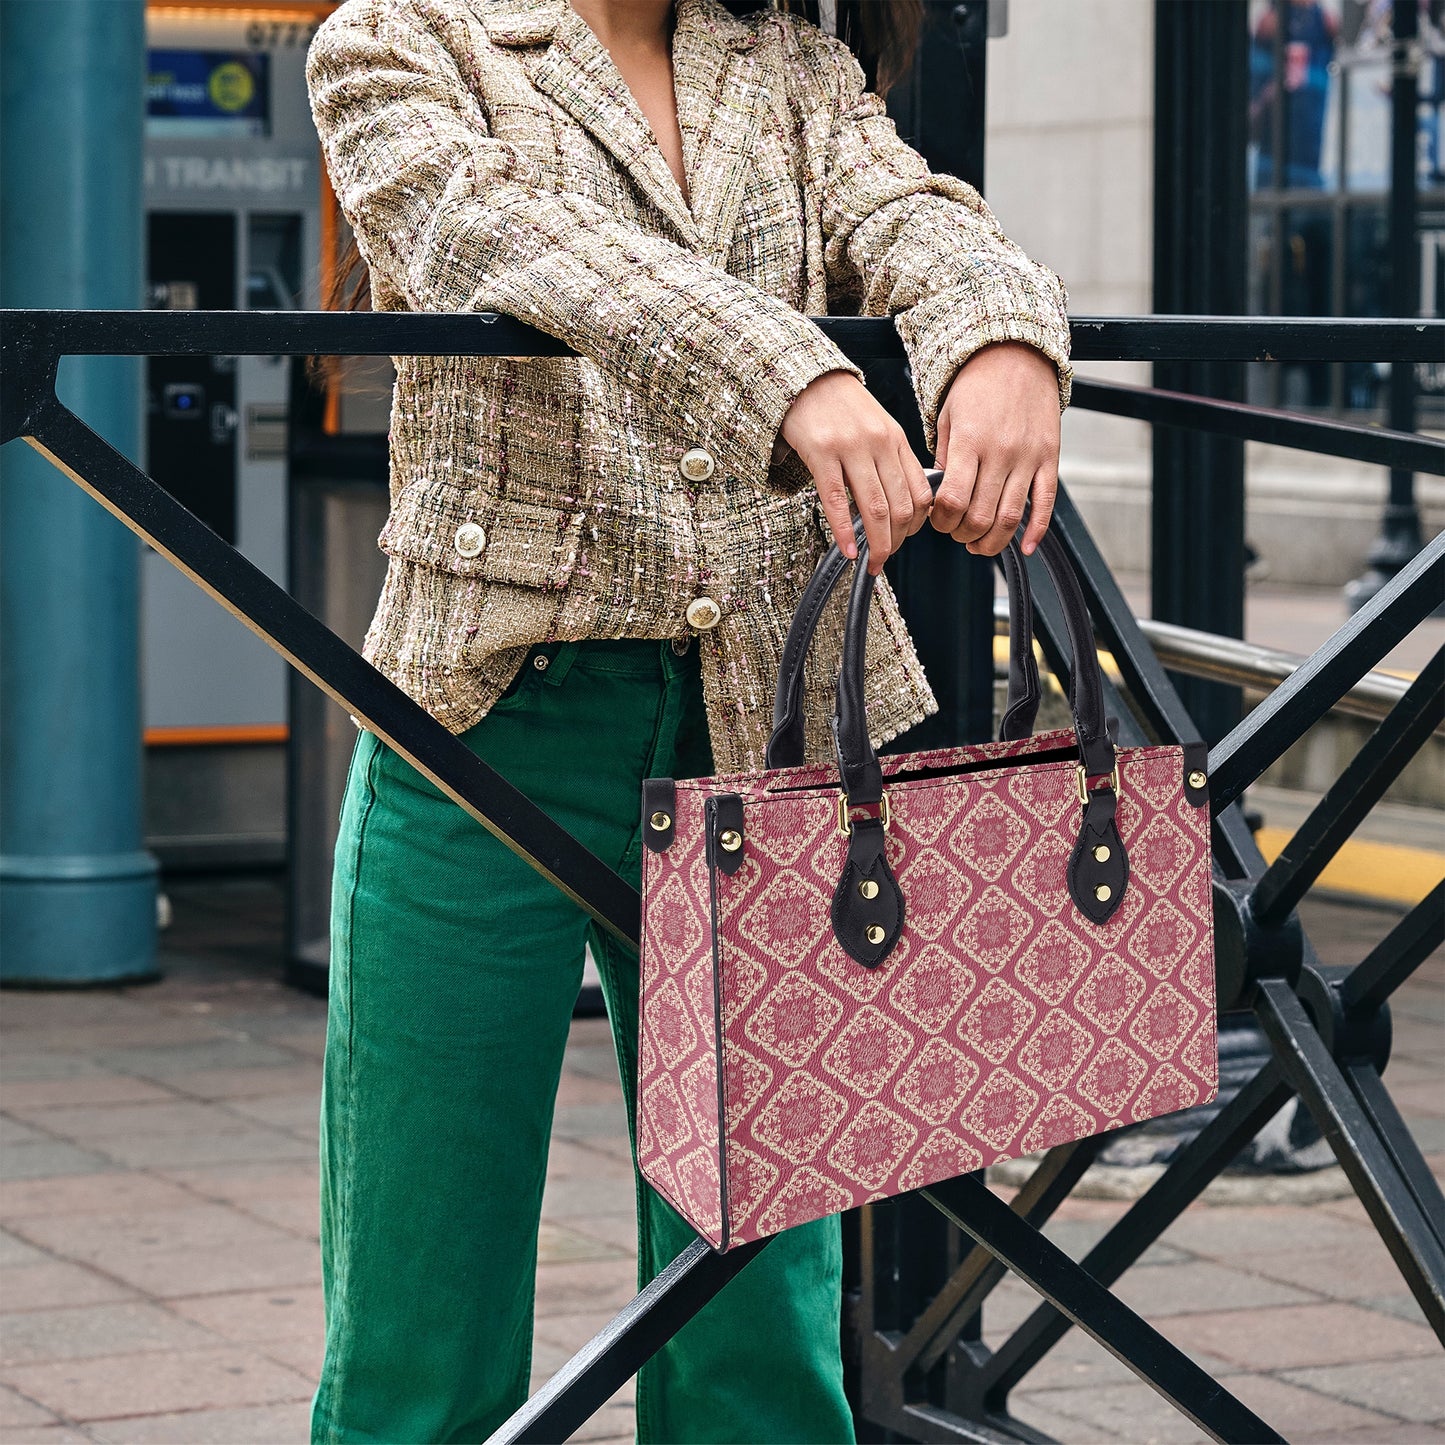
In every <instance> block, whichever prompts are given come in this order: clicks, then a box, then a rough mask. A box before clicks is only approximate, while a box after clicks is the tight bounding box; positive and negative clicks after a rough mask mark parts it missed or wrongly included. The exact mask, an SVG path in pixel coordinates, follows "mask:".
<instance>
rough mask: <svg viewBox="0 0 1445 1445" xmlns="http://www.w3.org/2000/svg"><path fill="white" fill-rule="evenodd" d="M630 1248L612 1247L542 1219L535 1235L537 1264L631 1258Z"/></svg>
mask: <svg viewBox="0 0 1445 1445" xmlns="http://www.w3.org/2000/svg"><path fill="white" fill-rule="evenodd" d="M631 1258H633V1254H632V1251H631V1250H630V1249H614V1248H612V1246H610V1245H606V1244H603V1243H602V1242H601V1241H600V1240H596V1239H592V1238H590V1237H589V1236H587V1235H585V1234H579V1233H578V1232H577V1231H576V1230H572V1229H568V1228H566V1226H564V1225H561V1224H557V1223H554V1222H553V1221H551V1220H546V1219H544V1220H543V1221H542V1226H541V1229H540V1230H539V1231H538V1236H537V1260H538V1263H539V1264H564V1263H566V1262H567V1261H569V1260H574V1259H631Z"/></svg>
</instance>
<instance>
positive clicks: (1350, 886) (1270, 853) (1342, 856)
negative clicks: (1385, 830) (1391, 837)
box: [1254, 828, 1445, 904]
mask: <svg viewBox="0 0 1445 1445" xmlns="http://www.w3.org/2000/svg"><path fill="white" fill-rule="evenodd" d="M1293 836H1294V835H1293V834H1292V833H1291V832H1290V831H1289V829H1288V828H1261V829H1260V830H1259V832H1257V833H1256V834H1255V835H1254V841H1255V842H1256V843H1258V844H1259V851H1260V852H1261V853H1263V854H1264V856H1265V858H1266V859H1267V860H1268V861H1269V862H1271V863H1273V862H1274V860H1275V859H1276V858H1278V857H1279V855H1280V853H1281V852H1282V851H1283V850H1284V845H1285V844H1286V843H1288V842H1289V840H1290V839H1291V838H1292V837H1293ZM1442 878H1445V853H1434V852H1431V851H1429V850H1428V849H1425V848H1405V847H1402V846H1401V845H1400V844H1398V843H1374V842H1371V841H1370V840H1369V839H1367V838H1352V839H1351V840H1350V841H1349V842H1348V843H1346V844H1345V846H1344V847H1343V848H1341V849H1340V851H1339V852H1338V853H1336V854H1335V856H1334V858H1333V859H1332V860H1331V861H1330V864H1329V866H1328V867H1327V868H1326V869H1325V871H1324V872H1323V873H1321V874H1320V877H1319V886H1320V887H1321V888H1328V889H1329V890H1330V891H1331V892H1332V893H1351V894H1354V895H1355V897H1357V898H1375V899H1379V900H1380V901H1382V902H1386V903H1404V904H1415V903H1419V902H1420V900H1421V899H1422V898H1424V897H1425V895H1426V894H1427V893H1429V891H1430V890H1431V889H1432V888H1433V887H1434V886H1435V885H1436V884H1437V883H1438V882H1439V881H1440V880H1441V879H1442Z"/></svg>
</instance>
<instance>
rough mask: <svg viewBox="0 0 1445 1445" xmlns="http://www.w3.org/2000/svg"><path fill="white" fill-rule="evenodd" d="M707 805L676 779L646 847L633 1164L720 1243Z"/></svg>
mask: <svg viewBox="0 0 1445 1445" xmlns="http://www.w3.org/2000/svg"><path fill="white" fill-rule="evenodd" d="M704 804H705V796H704V795H703V794H702V793H701V792H699V791H697V790H696V789H693V788H687V787H679V788H678V789H677V795H676V807H675V810H674V834H673V841H672V843H671V844H670V845H669V846H668V847H667V848H666V849H663V850H654V849H652V848H644V849H643V850H642V898H643V907H642V951H641V959H640V971H641V980H642V984H641V1000H640V1007H639V1011H640V1017H639V1020H638V1067H637V1075H638V1077H637V1164H638V1168H639V1169H640V1170H641V1172H642V1175H643V1177H644V1178H645V1179H646V1180H647V1181H648V1183H649V1184H651V1185H652V1187H653V1188H654V1189H656V1190H657V1192H658V1193H659V1194H661V1195H662V1196H663V1197H664V1198H665V1199H666V1200H667V1201H668V1202H669V1203H670V1204H671V1205H672V1207H673V1208H674V1209H676V1210H677V1212H678V1213H679V1214H680V1215H682V1217H683V1218H684V1219H686V1220H687V1222H688V1223H689V1224H691V1225H692V1227H693V1228H694V1229H696V1230H697V1232H698V1233H699V1234H700V1235H701V1236H702V1237H703V1238H704V1239H705V1240H707V1242H708V1243H709V1244H711V1245H712V1246H713V1247H714V1248H720V1247H721V1246H722V1243H723V1210H722V1170H721V1165H720V1161H719V1156H718V1117H719V1098H718V1067H717V1060H718V1030H717V1005H716V988H715V984H714V975H713V929H712V916H711V908H710V903H709V886H708V868H707V859H706V856H705V846H704V845H705V835H704V831H703V827H704V825H703V808H704Z"/></svg>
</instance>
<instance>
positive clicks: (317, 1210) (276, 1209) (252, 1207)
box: [238, 1190, 321, 1242]
mask: <svg viewBox="0 0 1445 1445" xmlns="http://www.w3.org/2000/svg"><path fill="white" fill-rule="evenodd" d="M314 1195H315V1191H314V1190H313V1191H312V1196H313V1197H311V1198H307V1199H248V1200H247V1201H246V1202H245V1203H244V1204H241V1205H239V1206H238V1208H240V1209H242V1210H243V1211H244V1212H245V1213H247V1214H249V1215H251V1216H253V1217H254V1218H256V1219H264V1220H265V1221H266V1223H267V1224H274V1225H275V1226H276V1227H277V1228H278V1229H284V1230H285V1231H286V1232H287V1233H288V1234H295V1235H299V1236H300V1237H301V1238H302V1239H309V1240H312V1241H316V1242H319V1240H320V1238H321V1233H320V1231H321V1206H320V1203H319V1202H318V1201H317V1199H316V1198H315V1197H314Z"/></svg>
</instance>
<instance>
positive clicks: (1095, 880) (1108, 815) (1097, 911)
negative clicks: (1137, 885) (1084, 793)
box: [1069, 788, 1129, 923]
mask: <svg viewBox="0 0 1445 1445" xmlns="http://www.w3.org/2000/svg"><path fill="white" fill-rule="evenodd" d="M1118 802H1119V800H1118V799H1117V798H1116V797H1115V796H1114V790H1113V789H1112V788H1095V789H1094V790H1093V791H1092V792H1091V793H1090V794H1089V802H1088V806H1087V807H1085V809H1084V814H1083V818H1082V819H1081V820H1080V821H1081V826H1080V828H1079V841H1078V842H1077V843H1075V844H1074V851H1073V853H1071V854H1070V855H1069V896H1070V897H1072V898H1073V900H1074V903H1075V905H1076V906H1077V907H1078V909H1079V912H1080V913H1082V914H1083V915H1084V917H1085V918H1091V919H1093V921H1094V922H1095V923H1107V922H1108V921H1109V919H1110V918H1112V917H1113V916H1114V910H1115V909H1116V908H1118V906H1119V905H1120V904H1121V903H1122V902H1123V901H1124V889H1125V888H1126V887H1128V884H1129V858H1128V855H1127V854H1126V853H1125V852H1124V842H1123V839H1122V838H1120V837H1119V830H1118V828H1117V827H1116V826H1115V824H1114V813H1115V810H1116V809H1117V807H1118ZM1096 848H1107V849H1108V850H1109V852H1108V856H1107V857H1106V858H1105V859H1104V860H1103V861H1102V862H1101V861H1100V860H1099V859H1098V858H1096V857H1095V856H1094V850H1095V849H1096ZM1099 888H1107V889H1108V890H1109V892H1108V896H1107V897H1105V898H1102V899H1101V898H1100V897H1099V895H1098V893H1097V892H1096V890H1097V889H1099Z"/></svg>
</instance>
